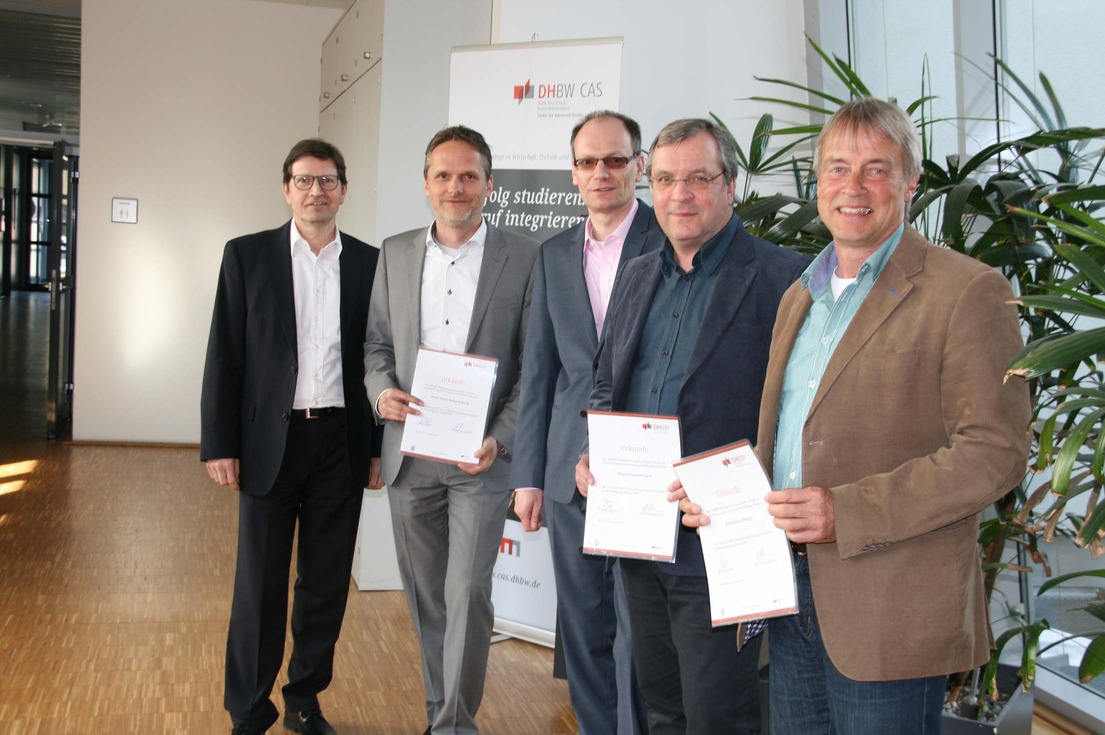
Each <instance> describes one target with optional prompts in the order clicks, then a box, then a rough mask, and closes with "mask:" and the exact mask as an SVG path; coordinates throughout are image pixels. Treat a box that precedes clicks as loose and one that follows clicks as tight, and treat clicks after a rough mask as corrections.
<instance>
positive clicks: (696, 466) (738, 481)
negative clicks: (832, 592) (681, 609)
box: [675, 441, 798, 627]
mask: <svg viewBox="0 0 1105 735" xmlns="http://www.w3.org/2000/svg"><path fill="white" fill-rule="evenodd" d="M675 473H676V474H677V475H679V479H680V480H681V481H682V483H683V489H684V490H686V491H687V497H689V498H690V499H691V500H692V501H693V502H694V503H697V504H698V505H699V506H700V507H701V508H702V512H703V513H705V514H706V515H708V516H709V517H710V525H708V526H703V527H702V528H700V529H699V530H698V534H699V537H700V538H701V540H702V556H703V558H704V559H705V562H706V581H707V583H708V584H709V587H710V617H711V618H712V622H713V625H714V626H715V627H716V626H718V625H729V624H731V623H737V622H740V621H742V620H754V619H758V618H773V617H778V616H780V615H790V614H792V613H796V612H798V600H797V591H796V589H795V584H794V566H793V565H792V563H791V558H790V544H789V543H788V542H787V537H786V534H785V533H784V532H783V531H782V530H781V529H779V528H776V527H775V524H774V523H773V522H772V520H771V516H770V515H769V514H768V512H767V501H766V500H764V497H765V496H766V495H767V494H768V493H769V492H771V483H770V482H769V481H768V479H767V474H766V473H765V472H764V469H763V466H762V465H761V464H760V461H759V459H758V458H757V457H756V453H755V452H754V451H753V450H752V445H751V444H749V443H748V442H746V441H743V442H738V443H736V444H730V445H729V446H726V447H721V448H720V449H714V450H712V451H709V452H703V453H702V454H696V455H695V456H693V457H688V458H686V459H684V460H681V461H679V462H676V463H675Z"/></svg>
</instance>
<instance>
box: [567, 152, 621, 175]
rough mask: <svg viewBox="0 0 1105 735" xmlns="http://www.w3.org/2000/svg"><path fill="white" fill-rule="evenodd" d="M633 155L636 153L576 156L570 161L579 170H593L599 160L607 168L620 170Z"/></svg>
mask: <svg viewBox="0 0 1105 735" xmlns="http://www.w3.org/2000/svg"><path fill="white" fill-rule="evenodd" d="M635 157H636V154H633V155H632V156H607V157H606V158H577V159H576V160H574V161H573V162H572V163H573V164H574V165H575V167H576V168H578V169H579V170H581V171H594V170H595V167H596V166H598V165H599V162H600V161H601V162H602V164H603V165H604V166H606V168H608V169H609V170H611V171H620V170H622V169H623V168H625V167H626V166H628V165H629V162H630V161H632V160H633V159H634V158H635Z"/></svg>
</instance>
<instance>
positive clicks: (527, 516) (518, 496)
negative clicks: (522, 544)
mask: <svg viewBox="0 0 1105 735" xmlns="http://www.w3.org/2000/svg"><path fill="white" fill-rule="evenodd" d="M544 496H545V493H543V492H542V491H540V490H537V489H536V488H527V489H523V490H515V491H514V515H516V516H518V520H520V521H521V522H522V530H523V531H537V530H539V529H540V528H541V521H542V520H543V518H542V517H541V504H542V503H543V502H544Z"/></svg>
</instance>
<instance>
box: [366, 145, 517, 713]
mask: <svg viewBox="0 0 1105 735" xmlns="http://www.w3.org/2000/svg"><path fill="white" fill-rule="evenodd" d="M423 174H424V176H425V181H426V185H425V191H426V196H427V197H429V199H430V205H431V206H432V207H433V210H434V222H433V224H431V225H430V227H429V228H422V229H418V230H413V231H411V232H405V233H403V234H401V235H396V236H394V237H390V238H388V239H387V240H384V244H383V246H382V247H381V252H380V261H379V264H378V266H377V269H376V279H375V281H374V283H373V292H372V300H371V303H370V306H369V316H368V330H367V335H366V341H365V372H366V374H365V387H366V388H367V391H368V396H369V399H370V400H372V401H374V405H375V408H376V413H377V415H378V416H379V417H380V418H381V419H384V420H386V422H387V423H386V424H385V426H384V440H383V450H382V452H381V476H382V478H383V480H384V482H385V483H387V485H388V486H389V488H390V490H389V493H388V496H389V499H390V501H391V518H392V527H393V529H394V531H395V547H396V553H397V555H398V558H399V571H400V574H401V576H402V578H403V587H404V589H405V590H406V595H407V603H408V605H409V606H410V611H411V618H412V619H413V621H414V625H415V629H416V631H417V633H418V640H419V644H420V645H421V647H422V676H423V681H424V683H425V686H426V716H427V719H428V722H429V727H427V728H426V733H431V732H432V733H434V734H435V735H443V734H444V733H450V734H453V733H458V734H464V735H468V734H471V733H476V732H478V731H477V728H476V723H475V716H476V710H477V709H479V705H480V699H481V698H482V696H483V683H484V675H485V673H486V670H487V654H488V647H489V646H490V642H491V627H492V624H493V622H494V612H493V609H492V606H491V579H492V572H493V570H494V565H495V559H496V555H497V553H498V549H499V545H500V543H501V541H502V535H503V523H504V521H505V520H506V512H507V503H508V500H509V492H508V490H509V486H508V484H507V480H508V474H509V471H508V469H507V467H506V466H505V464H504V462H505V461H508V460H509V447H510V446H511V445H512V444H513V441H514V423H515V418H516V415H517V411H518V373H519V369H520V367H521V357H522V345H523V342H524V341H525V325H526V316H527V313H528V311H529V302H530V277H531V274H532V272H533V263H534V260H535V258H536V256H537V243H536V242H534V241H533V240H530V239H529V238H526V237H522V236H519V235H514V234H511V233H507V232H502V231H500V230H498V229H496V228H495V227H492V226H490V225H488V224H487V223H486V222H485V221H484V219H483V216H482V210H483V205H484V202H485V201H486V200H487V197H488V196H489V195H490V194H491V190H492V186H493V185H494V184H493V179H492V176H491V149H490V148H489V147H488V145H487V143H486V141H484V139H483V136H482V135H480V134H479V133H477V132H476V131H475V130H471V129H469V128H466V127H463V126H455V127H451V128H446V129H444V130H442V131H440V132H438V133H437V135H435V136H434V137H433V139H432V140H430V143H429V145H428V146H427V147H426V163H425V167H424V169H423ZM419 347H428V348H431V349H436V350H448V351H450V352H457V353H471V354H475V355H480V356H483V357H491V358H495V359H496V360H497V361H498V368H497V377H496V380H495V386H494V389H493V391H492V395H491V405H490V408H489V412H488V425H487V427H486V430H485V432H484V436H485V439H484V441H483V444H482V446H480V448H479V449H477V450H476V451H475V453H474V457H475V458H476V460H477V461H476V462H475V463H472V464H458V465H451V464H447V463H444V462H435V461H432V460H427V459H420V458H416V457H406V456H403V455H402V454H401V453H400V451H399V445H400V440H401V438H402V434H403V422H404V421H405V420H406V418H407V416H418V415H419V410H418V406H419V405H421V404H422V401H421V400H420V399H419V398H418V397H416V396H413V395H411V394H410V393H409V392H408V391H409V390H410V387H411V381H412V378H413V376H414V366H415V360H416V358H417V355H418V348H419Z"/></svg>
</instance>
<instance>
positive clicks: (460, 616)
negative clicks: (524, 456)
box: [388, 457, 510, 735]
mask: <svg viewBox="0 0 1105 735" xmlns="http://www.w3.org/2000/svg"><path fill="white" fill-rule="evenodd" d="M388 497H389V499H390V505H391V522H392V528H393V529H394V532H395V550H396V555H397V556H398V559H399V573H400V575H401V576H402V578H403V588H404V590H405V592H406V596H407V605H408V606H409V607H410V612H411V619H412V620H413V621H414V627H415V631H416V632H417V633H418V642H419V645H420V646H421V648H422V678H423V681H424V683H425V686H426V717H427V721H428V722H429V724H430V727H431V732H432V733H433V734H434V735H475V734H476V733H477V732H478V729H477V727H476V723H475V717H476V711H477V710H478V709H479V706H480V700H481V699H482V698H483V685H484V677H485V675H486V673H487V654H488V649H489V647H490V645H491V628H492V625H493V623H494V620H495V613H494V608H493V607H492V605H491V581H492V573H493V571H494V568H495V560H496V559H497V558H498V553H499V546H500V544H501V543H502V538H503V523H504V522H505V521H506V512H507V504H508V502H509V500H510V493H509V492H508V491H506V490H491V489H489V488H488V487H486V486H485V485H484V482H483V480H482V478H481V477H480V476H476V477H471V476H469V475H466V474H464V473H463V472H461V471H460V470H459V469H457V467H456V466H455V465H451V464H445V463H443V462H433V461H430V460H424V459H417V458H414V457H407V458H406V459H405V460H404V461H403V467H402V469H400V471H399V475H398V476H397V477H396V479H395V482H394V483H393V484H392V485H391V487H389V489H388Z"/></svg>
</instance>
